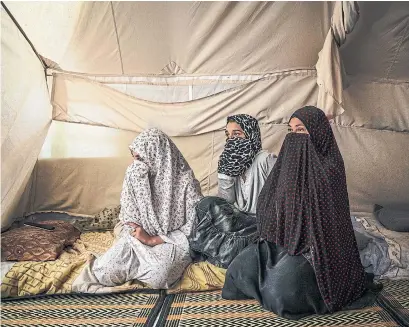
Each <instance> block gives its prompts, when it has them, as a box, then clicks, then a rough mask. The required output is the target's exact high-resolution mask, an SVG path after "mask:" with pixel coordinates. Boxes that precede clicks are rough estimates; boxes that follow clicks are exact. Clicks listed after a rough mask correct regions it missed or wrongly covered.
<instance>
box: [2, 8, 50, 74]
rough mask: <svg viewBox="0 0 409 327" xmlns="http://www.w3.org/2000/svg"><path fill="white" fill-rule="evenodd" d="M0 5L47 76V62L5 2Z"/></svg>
mask: <svg viewBox="0 0 409 327" xmlns="http://www.w3.org/2000/svg"><path fill="white" fill-rule="evenodd" d="M1 6H2V7H3V9H4V10H5V11H6V13H7V14H8V15H9V17H10V18H11V20H12V21H13V23H14V24H15V25H16V27H17V29H18V30H19V31H20V33H21V34H22V35H23V37H24V38H25V40H26V41H27V43H28V44H29V46H30V47H31V50H33V52H34V54H35V55H36V56H37V58H38V60H40V62H41V65H42V66H43V68H44V75H45V76H47V68H48V67H47V64H46V63H45V61H44V60H43V58H42V57H41V55H40V54H39V53H38V51H37V50H36V48H35V47H34V44H33V43H32V42H31V41H30V39H29V38H28V36H27V34H26V33H25V32H24V30H23V28H22V27H21V26H20V24H19V23H18V21H17V20H16V19H15V18H14V16H13V14H12V13H11V12H10V10H9V9H8V8H7V6H6V5H5V3H4V2H3V1H1Z"/></svg>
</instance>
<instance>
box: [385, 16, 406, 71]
mask: <svg viewBox="0 0 409 327" xmlns="http://www.w3.org/2000/svg"><path fill="white" fill-rule="evenodd" d="M408 20H409V19H406V27H405V30H404V31H403V33H402V36H401V38H400V40H399V45H398V49H397V50H396V53H395V56H394V57H393V60H392V63H391V65H390V67H389V69H388V72H387V74H386V78H389V75H390V73H391V70H392V68H393V66H394V65H395V63H396V58H397V57H398V55H399V52H400V49H401V47H402V44H403V40H404V39H405V36H406V35H407V31H408V27H409V24H408Z"/></svg>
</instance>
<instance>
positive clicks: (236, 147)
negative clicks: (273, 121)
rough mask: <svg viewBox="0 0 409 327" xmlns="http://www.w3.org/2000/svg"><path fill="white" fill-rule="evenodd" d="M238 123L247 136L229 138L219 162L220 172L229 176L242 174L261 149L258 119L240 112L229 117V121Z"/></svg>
mask: <svg viewBox="0 0 409 327" xmlns="http://www.w3.org/2000/svg"><path fill="white" fill-rule="evenodd" d="M229 122H235V123H237V124H238V125H239V126H240V127H241V129H242V130H243V132H244V135H245V138H229V139H227V141H226V145H225V147H224V150H223V152H222V154H221V155H220V159H219V164H218V173H219V174H224V175H227V176H240V175H242V174H243V173H244V172H245V171H246V170H247V169H248V168H250V166H251V164H252V163H253V160H254V157H255V156H256V155H257V153H259V152H260V150H261V133H260V127H259V125H258V121H257V119H255V118H254V117H252V116H250V115H246V114H240V115H234V116H229V117H227V123H229Z"/></svg>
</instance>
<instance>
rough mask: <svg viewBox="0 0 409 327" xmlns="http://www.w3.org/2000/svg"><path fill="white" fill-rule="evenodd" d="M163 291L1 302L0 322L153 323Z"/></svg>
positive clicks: (62, 326) (138, 326) (63, 325)
mask: <svg viewBox="0 0 409 327" xmlns="http://www.w3.org/2000/svg"><path fill="white" fill-rule="evenodd" d="M164 297H165V294H164V292H156V293H153V292H151V293H135V292H133V293H122V294H107V295H74V294H70V295H54V296H46V297H41V298H39V297H36V298H32V299H23V300H22V299H19V300H14V301H5V302H2V303H1V326H4V327H6V326H22V327H25V326H38V327H39V326H47V327H53V326H56V327H57V326H59V327H68V326H75V327H79V326H84V327H85V326H111V327H114V326H118V327H119V326H134V327H142V326H144V327H151V326H153V325H154V322H155V319H156V317H157V316H158V313H159V311H160V308H161V307H162V304H163V300H164Z"/></svg>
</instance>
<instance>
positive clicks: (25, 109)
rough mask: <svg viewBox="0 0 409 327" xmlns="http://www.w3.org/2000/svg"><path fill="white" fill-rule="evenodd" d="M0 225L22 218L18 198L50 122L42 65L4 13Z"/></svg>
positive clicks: (29, 175)
mask: <svg viewBox="0 0 409 327" xmlns="http://www.w3.org/2000/svg"><path fill="white" fill-rule="evenodd" d="M1 31H2V33H1V62H2V65H1V79H2V82H1V85H2V86H1V225H2V227H3V226H5V225H8V224H9V223H10V220H9V218H11V217H13V216H16V215H21V214H22V213H23V211H24V207H25V205H26V204H27V201H28V198H24V199H23V201H22V202H20V198H21V197H22V195H23V192H24V190H25V188H26V186H27V185H30V184H29V181H30V178H31V172H32V170H33V167H34V165H35V163H36V161H37V157H38V155H39V153H40V150H41V147H42V145H43V143H44V140H45V137H46V135H47V130H48V128H49V126H50V123H51V106H50V98H49V95H48V90H47V85H46V80H45V71H44V68H43V67H42V65H41V62H40V61H39V59H38V58H37V56H36V55H35V53H34V52H33V50H32V49H31V47H30V45H29V44H28V43H27V41H26V39H25V38H24V37H23V35H22V34H21V33H20V31H19V30H18V28H17V27H16V25H15V24H14V22H13V21H12V20H11V18H10V17H9V15H8V14H7V13H6V12H5V10H4V9H3V8H1Z"/></svg>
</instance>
